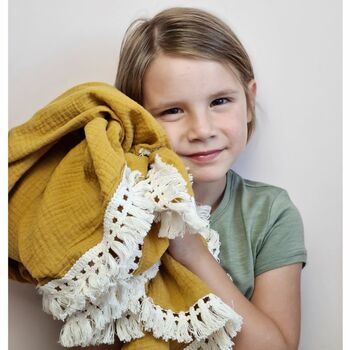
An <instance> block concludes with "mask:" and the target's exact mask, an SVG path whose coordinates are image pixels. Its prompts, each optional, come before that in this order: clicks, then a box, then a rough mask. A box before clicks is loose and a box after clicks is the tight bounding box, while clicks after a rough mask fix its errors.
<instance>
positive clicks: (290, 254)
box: [255, 190, 307, 276]
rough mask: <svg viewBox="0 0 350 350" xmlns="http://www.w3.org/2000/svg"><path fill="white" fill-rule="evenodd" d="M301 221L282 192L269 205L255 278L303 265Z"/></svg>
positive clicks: (304, 256)
mask: <svg viewBox="0 0 350 350" xmlns="http://www.w3.org/2000/svg"><path fill="white" fill-rule="evenodd" d="M306 257H307V254H306V249H305V244H304V228H303V221H302V218H301V216H300V213H299V211H298V209H297V208H296V207H295V205H294V204H293V202H292V201H291V199H290V198H289V196H288V193H287V192H286V191H284V190H282V191H281V192H280V193H279V194H278V195H277V196H276V198H275V199H274V201H273V202H272V204H271V207H270V211H269V217H268V221H267V225H266V229H265V230H264V236H263V237H262V239H261V241H260V245H259V247H258V252H257V255H256V261H255V276H257V275H259V274H261V273H263V272H266V271H269V270H273V269H276V268H278V267H282V266H285V265H290V264H294V263H303V266H304V265H305V263H306Z"/></svg>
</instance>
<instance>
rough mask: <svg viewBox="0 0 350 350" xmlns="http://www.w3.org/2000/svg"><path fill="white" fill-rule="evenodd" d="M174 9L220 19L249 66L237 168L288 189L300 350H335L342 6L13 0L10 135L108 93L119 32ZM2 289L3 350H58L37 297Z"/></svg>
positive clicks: (29, 290)
mask: <svg viewBox="0 0 350 350" xmlns="http://www.w3.org/2000/svg"><path fill="white" fill-rule="evenodd" d="M145 4H147V5H145ZM176 5H187V6H195V7H202V8H204V9H208V10H210V11H211V12H213V13H214V14H217V15H218V16H220V17H221V18H222V19H224V20H226V21H227V22H228V23H229V24H230V25H231V26H232V28H233V29H234V30H235V31H236V33H237V34H238V36H239V37H240V38H241V40H242V41H243V43H244V44H245V46H246V48H247V50H248V52H249V53H250V55H251V58H252V61H253V64H254V66H255V71H256V77H257V81H258V113H257V117H258V127H257V131H256V134H255V136H254V137H253V140H252V142H251V143H250V144H249V145H248V147H247V149H246V152H245V153H244V154H243V155H242V157H241V159H240V160H239V161H238V163H237V164H236V165H235V169H236V170H237V171H239V172H240V173H241V174H242V175H243V176H245V177H248V178H251V179H254V180H260V181H264V182H268V183H272V184H275V185H278V186H281V187H284V188H286V189H287V190H288V191H289V193H290V196H291V197H292V199H293V200H294V202H295V203H296V205H297V206H298V208H299V209H300V211H301V214H302V216H303V218H304V225H305V239H306V245H307V249H308V265H307V267H306V268H305V269H304V271H303V277H302V311H303V315H302V337H301V346H300V349H302V350H338V349H341V327H342V326H341V298H342V288H341V273H342V272H341V269H342V267H341V212H342V208H341V190H342V189H341V181H342V178H341V1H340V0H309V1H305V0H293V1H286V0H269V1H267V0H265V1H262V0H240V1H234V0H225V1H224V0H223V1H203V0H201V1H171V0H167V1H147V2H146V1H142V0H138V1H136V0H128V1H127V2H124V1H123V2H122V1H116V0H103V1H98V0H96V1H92V0H75V1H71V0H69V1H68V0H60V1H57V0H50V1H46V0H31V1H26V0H12V1H10V2H9V62H10V66H9V112H10V117H9V126H10V127H12V126H15V125H17V124H19V123H21V122H24V121H25V120H26V119H28V118H29V117H30V116H31V115H32V114H33V113H34V112H35V111H36V110H38V109H39V108H41V107H43V106H44V105H45V104H47V103H48V102H49V101H50V100H51V99H53V98H54V97H56V96H57V95H58V94H60V93H61V92H63V91H64V90H66V89H67V88H69V87H72V86H73V85H76V84H78V83H82V82H87V81H104V82H107V83H111V84H113V82H114V76H115V72H116V62H117V56H118V52H119V45H120V42H121V39H122V36H123V33H124V31H125V29H126V27H127V26H128V24H129V23H130V22H131V21H132V20H133V19H135V18H137V17H140V16H143V15H146V16H151V15H153V14H155V13H156V12H158V11H159V10H161V9H163V8H165V7H169V6H176ZM9 288H10V289H9V299H10V300H9V344H10V349H11V350H19V349H23V348H25V349H27V350H34V349H35V350H41V349H42V350H44V349H45V350H47V349H53V350H54V349H59V348H61V347H60V346H59V345H56V342H57V339H58V333H59V328H60V323H59V322H58V321H53V320H51V317H50V316H48V315H46V314H44V313H43V312H42V311H41V301H40V298H39V296H37V295H36V293H35V290H34V287H31V286H25V285H20V284H18V283H13V282H11V283H10V285H9Z"/></svg>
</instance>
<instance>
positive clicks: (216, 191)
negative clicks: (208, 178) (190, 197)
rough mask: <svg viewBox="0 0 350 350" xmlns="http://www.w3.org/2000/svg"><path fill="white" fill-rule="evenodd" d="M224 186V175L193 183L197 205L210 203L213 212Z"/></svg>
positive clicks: (221, 195)
mask: <svg viewBox="0 0 350 350" xmlns="http://www.w3.org/2000/svg"><path fill="white" fill-rule="evenodd" d="M225 187H226V176H225V177H223V178H222V179H220V180H218V181H214V182H200V183H196V182H194V183H193V186H192V188H193V192H194V198H195V200H196V202H197V204H199V205H204V204H205V205H210V206H211V212H213V211H214V210H215V209H216V208H217V207H218V205H219V204H220V202H221V199H222V197H223V195H224V191H225Z"/></svg>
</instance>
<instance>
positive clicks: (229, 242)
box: [210, 170, 306, 299]
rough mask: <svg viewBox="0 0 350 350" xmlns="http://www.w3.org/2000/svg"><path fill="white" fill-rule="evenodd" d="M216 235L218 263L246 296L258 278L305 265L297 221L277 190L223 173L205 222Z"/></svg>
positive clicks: (287, 200)
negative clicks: (219, 190) (220, 191)
mask: <svg viewBox="0 0 350 350" xmlns="http://www.w3.org/2000/svg"><path fill="white" fill-rule="evenodd" d="M210 225H211V228H213V229H214V230H216V231H217V232H218V233H219V236H220V242H221V246H220V255H219V258H220V264H221V266H222V267H223V268H224V269H225V270H226V272H227V273H228V274H229V275H230V276H231V278H232V280H233V282H234V283H235V285H236V286H237V287H238V288H239V289H240V290H241V292H242V293H243V294H244V295H245V296H246V297H247V298H249V299H250V298H251V297H252V294H253V291H254V279H255V277H256V276H258V275H259V274H261V273H263V272H266V271H269V270H272V269H275V268H278V267H281V266H285V265H289V264H293V263H306V249H305V245H304V231H303V223H302V219H301V216H300V214H299V212H298V210H297V208H296V207H295V206H294V204H293V203H292V201H291V200H290V198H289V196H288V194H287V192H286V191H285V190H283V189H281V188H278V187H275V186H271V185H267V184H264V183H260V182H255V181H250V180H246V179H243V178H242V177H241V176H239V175H238V174H237V173H235V172H234V171H233V170H229V172H228V173H227V181H226V188H225V193H224V196H223V198H222V201H221V203H220V204H219V206H218V207H217V208H216V209H215V210H214V211H213V213H212V214H211V218H210Z"/></svg>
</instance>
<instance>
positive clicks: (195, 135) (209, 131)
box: [188, 112, 215, 141]
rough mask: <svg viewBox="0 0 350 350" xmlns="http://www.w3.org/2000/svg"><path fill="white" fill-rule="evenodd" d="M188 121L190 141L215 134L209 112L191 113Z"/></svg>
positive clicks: (200, 139)
mask: <svg viewBox="0 0 350 350" xmlns="http://www.w3.org/2000/svg"><path fill="white" fill-rule="evenodd" d="M188 121H189V125H188V139H189V140H190V141H204V140H206V139H209V138H212V137H214V136H215V127H214V125H213V120H212V117H211V115H210V113H206V112H201V113H192V114H191V116H190V118H188Z"/></svg>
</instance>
